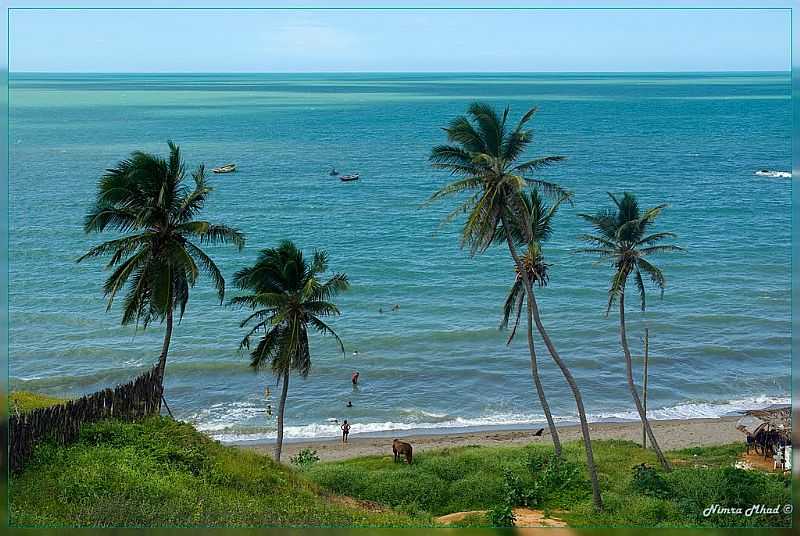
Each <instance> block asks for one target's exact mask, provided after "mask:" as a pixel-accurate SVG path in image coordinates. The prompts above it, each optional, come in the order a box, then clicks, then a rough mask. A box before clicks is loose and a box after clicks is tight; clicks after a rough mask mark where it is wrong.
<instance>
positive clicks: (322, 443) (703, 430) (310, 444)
mask: <svg viewBox="0 0 800 536" xmlns="http://www.w3.org/2000/svg"><path fill="white" fill-rule="evenodd" d="M738 419H739V417H722V418H719V419H693V420H669V421H651V425H652V426H653V433H654V434H655V435H656V438H657V439H658V441H659V444H660V445H661V448H662V449H664V450H675V449H682V448H687V447H701V446H710V445H724V444H727V443H736V442H740V441H744V435H743V434H742V433H741V432H739V431H738V430H736V426H735V424H736V421H737V420H738ZM589 429H590V431H591V435H592V439H593V440H595V439H626V440H630V441H636V442H641V440H642V425H641V423H638V422H625V423H593V424H590V425H589ZM535 432H536V429H532V430H531V429H526V430H501V431H488V432H465V433H450V434H447V433H444V434H430V435H427V434H417V435H413V434H412V435H404V436H402V439H403V441H408V442H409V443H411V444H412V445H413V446H414V452H424V451H426V450H432V449H441V448H446V447H464V446H467V445H480V446H521V445H527V444H529V443H543V444H549V443H550V434H549V433H548V431H547V429H545V431H544V433H543V434H542V436H540V437H535V436H534V435H533V434H534V433H535ZM559 435H560V437H561V441H562V443H563V442H567V441H575V440H580V438H581V434H580V428H579V427H578V426H564V427H559ZM237 446H238V447H240V448H244V449H251V450H255V451H258V452H261V453H264V454H270V455H271V454H272V449H273V446H274V443H272V442H269V443H254V444H244V445H237ZM304 448H312V449H315V450H316V451H317V455H318V456H319V457H320V459H321V460H323V461H335V460H345V459H348V458H357V457H360V456H380V455H383V456H390V455H391V454H392V438H391V437H358V436H355V437H350V440H349V441H348V442H347V443H346V444H343V443H342V442H341V440H332V439H319V440H312V441H301V442H291V443H284V445H283V454H282V455H281V458H283V459H284V460H289V458H291V457H292V456H294V455H295V454H297V452H299V451H300V450H301V449H304Z"/></svg>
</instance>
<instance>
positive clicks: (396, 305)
mask: <svg viewBox="0 0 800 536" xmlns="http://www.w3.org/2000/svg"><path fill="white" fill-rule="evenodd" d="M399 310H400V304H397V303H395V304H394V307H392V311H399Z"/></svg>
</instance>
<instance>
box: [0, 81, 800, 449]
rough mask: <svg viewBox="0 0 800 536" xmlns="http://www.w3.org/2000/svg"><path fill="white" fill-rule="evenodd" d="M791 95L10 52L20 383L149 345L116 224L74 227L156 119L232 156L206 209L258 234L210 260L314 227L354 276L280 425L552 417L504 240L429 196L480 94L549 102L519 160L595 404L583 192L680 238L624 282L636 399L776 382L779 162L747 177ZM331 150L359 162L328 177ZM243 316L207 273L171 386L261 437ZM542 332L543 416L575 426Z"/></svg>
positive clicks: (775, 146) (51, 381) (551, 318)
mask: <svg viewBox="0 0 800 536" xmlns="http://www.w3.org/2000/svg"><path fill="white" fill-rule="evenodd" d="M790 91H791V88H790V79H789V75H788V73H709V74H697V73H691V74H337V75H333V74H302V75H300V74H298V75H283V74H281V75H278V74H236V75H222V74H197V75H194V74H193V75H184V74H175V75H117V74H104V75H99V74H91V75H55V74H41V75H34V74H29V75H20V74H17V75H12V81H11V91H10V106H11V110H10V113H11V122H10V136H9V139H10V143H11V163H10V166H11V169H10V171H11V174H10V177H11V181H10V211H11V214H10V225H11V231H10V271H11V274H10V276H11V277H10V280H11V287H10V302H11V303H10V337H11V342H10V352H11V353H10V376H11V378H10V381H11V385H12V387H13V388H16V389H26V390H33V391H40V392H44V393H48V394H53V395H62V396H77V395H81V394H84V393H90V392H92V391H94V390H97V389H99V388H102V387H105V386H109V385H113V384H116V383H121V382H125V381H127V380H129V379H131V378H132V377H134V376H135V375H137V374H138V373H140V372H142V371H144V370H146V369H147V368H148V367H150V366H151V365H152V364H153V363H154V362H155V361H156V359H157V355H158V352H159V350H160V345H161V337H162V334H163V328H162V326H160V325H153V326H151V327H150V328H148V329H147V330H146V331H144V332H143V331H141V330H139V331H138V332H136V330H135V329H134V328H133V327H132V326H128V327H122V326H120V316H121V315H120V309H119V307H118V306H115V307H114V308H113V309H112V310H111V311H110V312H107V311H106V305H105V302H104V299H103V296H102V291H101V286H102V282H103V279H104V277H105V276H106V275H107V272H105V271H104V270H103V263H102V262H101V261H97V262H85V263H81V264H76V262H75V259H76V258H77V257H78V256H79V255H81V254H82V253H83V252H85V251H86V250H87V249H88V248H89V247H91V246H92V245H94V244H97V243H98V242H99V241H100V240H103V239H107V238H109V236H98V235H91V236H87V235H85V234H84V232H83V230H82V220H83V216H84V214H85V213H86V212H87V210H88V209H89V208H90V205H91V203H92V200H93V196H94V192H95V187H96V184H97V180H98V178H99V177H100V175H101V174H102V173H103V170H104V169H106V168H108V167H111V166H113V165H114V164H115V163H116V162H117V161H119V160H120V159H123V158H125V157H126V156H127V155H128V154H129V153H130V152H131V151H133V150H144V151H155V152H160V153H162V154H163V153H165V152H166V141H167V140H169V139H172V140H175V141H176V142H177V143H178V144H180V146H181V148H182V150H183V154H184V156H185V158H186V159H187V161H188V163H189V164H190V166H192V167H193V166H196V165H198V164H200V163H205V164H206V165H207V166H208V167H213V166H217V165H221V164H224V163H227V162H235V163H236V164H237V166H238V171H237V172H236V173H233V174H228V175H218V176H216V175H215V176H212V178H211V180H212V182H213V185H214V188H215V190H214V192H213V194H212V195H211V196H210V198H209V201H208V204H207V210H206V211H205V214H204V215H205V216H206V217H207V218H208V219H209V220H212V221H219V222H224V223H227V224H229V225H233V226H236V227H238V228H240V229H242V230H243V231H244V232H245V233H246V234H247V246H246V248H245V249H244V251H243V252H241V253H239V252H237V251H236V250H235V248H232V247H213V248H209V249H208V251H209V253H210V254H211V255H212V256H213V258H214V259H215V260H216V261H217V263H218V264H219V266H220V267H221V269H222V271H223V272H224V274H225V276H226V278H228V279H230V278H231V276H232V275H233V273H234V272H235V271H236V270H237V269H239V268H241V267H243V266H246V265H247V264H248V263H251V262H252V261H253V260H254V258H255V257H256V255H257V252H258V251H259V250H260V249H262V248H266V247H271V246H274V245H276V244H277V243H278V241H279V240H282V239H291V240H294V241H295V242H296V243H297V244H298V245H299V246H301V247H302V248H303V249H304V250H305V251H306V252H308V253H309V254H310V253H311V252H312V250H313V249H314V248H319V249H324V250H326V251H327V252H328V253H329V255H330V266H331V268H332V269H334V270H337V271H343V272H346V273H347V274H348V276H349V277H350V280H351V282H352V289H351V290H350V291H349V292H347V293H345V294H344V295H342V296H341V298H340V299H339V305H340V307H341V310H342V316H341V317H340V318H338V319H335V320H333V322H332V324H333V325H334V327H335V329H336V330H337V332H338V333H339V335H341V337H342V339H343V340H344V342H345V345H346V354H345V355H344V356H343V355H342V354H341V353H340V352H338V350H337V348H336V345H335V344H334V343H333V341H332V340H331V339H329V338H323V337H317V336H315V337H314V338H313V340H312V356H313V368H312V370H311V374H310V376H309V377H308V378H307V379H301V378H299V377H297V376H293V377H292V378H291V382H290V392H289V399H288V409H287V434H288V437H289V438H290V439H300V438H315V437H329V436H333V435H336V434H337V432H338V425H337V424H336V423H334V422H333V421H332V419H339V420H341V419H345V418H346V419H348V420H350V421H351V422H352V423H353V433H354V434H359V433H384V434H400V433H403V431H406V432H407V431H410V430H415V431H420V430H428V431H435V430H441V429H486V428H493V427H527V426H537V425H538V424H539V423H542V422H543V416H542V411H541V408H540V406H539V403H538V399H537V397H536V393H535V391H534V388H533V384H532V381H531V377H530V368H529V357H528V352H527V346H526V344H525V338H524V331H520V334H519V336H518V338H517V340H515V342H514V343H513V344H512V345H510V346H507V345H506V337H507V334H506V333H504V332H501V331H498V323H499V320H500V314H501V307H502V303H503V301H504V299H505V296H506V291H507V289H508V287H509V285H510V284H511V282H512V280H513V278H514V272H513V266H512V263H511V261H510V260H509V258H508V254H507V252H506V251H505V250H504V249H502V248H497V249H496V250H490V251H488V252H487V253H485V254H483V255H480V256H478V257H475V258H471V257H470V256H469V255H468V253H467V252H464V251H462V250H461V249H459V244H458V238H457V233H458V230H459V227H458V224H457V223H456V224H453V225H449V226H444V227H442V226H441V225H440V221H441V219H442V217H443V216H444V215H445V214H446V213H447V212H448V211H449V210H451V209H452V208H453V207H454V206H455V205H454V203H455V201H454V200H451V201H446V202H442V203H438V204H435V205H433V206H431V207H424V206H422V205H423V203H424V201H425V200H426V199H427V198H428V196H430V194H431V193H432V192H434V191H435V190H436V189H437V188H439V187H440V186H442V185H443V184H445V183H446V182H448V180H449V177H448V175H447V174H446V173H443V172H438V171H435V170H432V169H431V167H430V165H429V163H428V155H429V153H430V149H431V147H432V146H434V145H435V144H438V143H442V142H443V141H444V133H443V132H442V130H441V128H442V127H444V126H445V125H446V124H447V122H448V121H449V120H450V119H452V118H453V117H454V116H456V115H458V114H460V113H462V112H463V111H464V110H465V109H466V107H467V106H468V104H469V103H470V102H471V101H474V100H476V99H480V100H485V101H488V102H490V103H492V104H495V105H497V106H506V105H509V106H510V107H511V117H512V118H513V119H516V118H517V117H519V115H520V114H522V113H523V112H524V111H525V110H527V109H528V108H529V107H531V106H538V107H539V112H538V113H537V115H536V117H535V119H534V121H533V125H534V127H535V143H534V144H533V146H532V147H531V150H530V152H529V153H528V156H531V157H533V156H539V155H556V154H557V155H564V156H566V157H567V160H566V161H565V162H564V163H562V164H560V165H557V166H554V167H552V168H550V169H548V170H546V172H543V173H542V175H541V178H543V179H546V180H550V181H557V182H559V183H561V184H562V185H563V186H565V187H567V188H569V189H571V190H573V191H574V193H575V204H574V206H572V207H570V206H564V207H563V208H562V209H561V210H560V211H559V214H558V216H557V218H556V220H555V230H554V234H553V237H552V240H551V241H550V242H549V243H548V244H547V246H546V255H547V257H548V259H549V262H550V263H551V264H552V266H551V279H550V284H549V286H548V287H547V288H544V289H541V290H539V291H538V296H539V302H540V307H541V310H542V315H543V319H544V322H545V324H546V326H547V327H548V328H549V330H550V334H551V336H552V338H553V340H554V342H555V344H556V345H557V347H558V349H559V350H560V352H561V355H562V357H563V358H564V359H565V360H566V361H567V363H568V364H569V365H570V366H571V367H572V370H573V371H574V374H575V376H576V378H577V381H578V383H579V385H580V387H581V389H582V391H583V395H584V400H585V404H586V408H587V411H588V412H589V414H590V418H591V419H593V420H596V421H599V420H625V419H631V418H634V417H635V413H634V408H633V405H632V402H631V400H630V397H629V395H628V391H627V389H626V384H625V375H624V362H623V357H622V353H621V350H620V347H619V340H618V317H617V316H616V310H614V311H612V313H611V314H610V315H609V316H608V317H606V316H605V315H604V313H605V304H606V299H607V288H608V285H609V281H610V278H611V271H610V268H609V267H608V266H607V265H599V264H597V263H596V262H595V259H592V258H589V257H586V256H582V255H576V254H574V250H575V249H576V248H578V247H581V245H582V244H581V242H580V241H579V240H578V236H579V235H580V234H581V233H585V232H588V231H589V230H590V229H589V228H588V227H587V226H586V224H585V223H584V222H582V220H580V219H579V218H578V216H577V215H578V213H581V212H594V211H596V210H598V209H602V208H608V207H609V206H610V201H609V198H608V196H607V195H606V192H609V191H611V192H623V191H631V192H634V193H636V194H637V195H638V196H639V198H640V201H641V203H642V205H644V206H652V205H655V204H659V203H669V205H670V207H669V208H668V209H667V210H666V211H665V212H664V213H663V215H662V217H660V218H659V220H658V227H657V230H663V231H673V232H675V233H677V234H678V239H677V241H676V243H677V244H679V245H681V246H683V247H685V248H686V250H687V251H686V253H684V254H678V255H664V256H661V257H658V258H656V259H655V261H656V262H657V263H658V265H659V266H660V267H661V268H662V269H663V270H664V273H665V274H666V276H667V281H668V287H667V290H666V292H665V294H664V296H663V299H659V295H658V293H657V292H652V293H651V294H650V295H649V296H648V298H649V299H648V308H647V312H646V313H644V314H643V313H641V312H640V311H637V310H636V306H635V303H632V302H635V300H634V299H632V298H629V300H628V311H627V312H628V315H627V316H628V319H629V336H630V341H631V344H632V346H633V348H634V353H636V354H638V355H641V353H642V337H643V334H644V328H645V327H647V328H649V331H650V365H649V368H650V377H649V386H648V398H649V401H648V406H649V408H650V409H651V415H652V417H653V418H655V419H665V418H692V417H710V416H717V415H723V414H729V413H731V412H735V411H737V410H741V409H743V408H748V407H758V406H763V405H766V404H769V403H773V402H786V401H788V398H789V392H790V387H789V385H790V379H789V377H790V261H791V259H790V232H791V229H790V219H791V188H792V181H793V179H791V178H786V177H770V176H760V175H755V174H754V173H755V172H756V171H758V170H762V169H767V170H773V171H789V170H790V168H791V151H790V139H791V138H790V136H791V103H790ZM331 166H335V167H336V169H338V170H340V171H341V172H342V173H348V172H355V171H358V172H360V173H361V176H362V179H361V180H360V181H358V182H354V183H342V182H341V181H339V180H338V179H337V178H335V177H330V176H329V175H328V171H329V169H330V167H331ZM632 292H633V289H631V293H632ZM233 294H234V292H233V289H229V293H228V296H231V295H233ZM395 305H398V306H399V309H398V310H395V311H393V310H392V308H393V307H394V306H395ZM381 309H382V310H383V312H382V313H381V312H380V310H381ZM244 315H245V312H244V311H240V310H236V309H232V308H230V307H224V306H223V307H221V306H220V305H219V303H218V301H217V300H216V299H215V294H214V292H213V290H212V289H211V287H210V285H209V284H208V282H207V281H201V282H200V283H199V284H198V285H197V286H196V287H195V288H194V289H193V291H192V294H191V299H190V301H189V306H188V310H187V313H186V316H185V317H184V318H183V321H182V322H181V323H180V324H179V325H177V326H176V328H175V333H174V336H173V339H172V346H171V348H170V354H169V361H168V367H167V373H166V397H167V400H168V403H169V406H170V408H171V409H172V411H173V412H174V413H175V415H176V417H177V418H180V419H184V420H187V421H190V422H192V423H194V424H196V425H197V426H198V427H199V428H200V429H201V430H205V431H207V432H208V433H209V434H211V435H212V436H213V437H215V438H217V439H220V440H223V441H251V440H265V439H270V438H273V437H274V436H275V417H274V413H275V412H276V411H277V393H278V389H277V387H276V383H275V379H274V378H273V377H272V376H271V375H270V374H269V373H268V372H263V373H254V372H252V371H251V370H250V369H249V368H248V360H247V358H246V357H245V356H242V355H240V354H239V353H238V352H237V346H238V344H239V340H240V338H241V337H242V335H243V330H242V329H240V328H239V327H238V323H239V320H240V319H242V318H243V317H244ZM539 346H540V350H541V351H540V356H539V357H540V364H541V368H542V375H543V377H544V384H545V386H546V391H547V394H548V396H549V398H550V403H551V406H552V409H553V412H554V414H555V415H556V416H557V419H558V420H559V421H560V422H574V421H575V420H576V412H575V406H574V402H573V400H572V398H571V396H570V394H569V391H568V389H567V388H566V386H565V384H564V382H563V379H562V377H561V376H560V374H559V373H558V370H557V369H556V368H555V367H554V366H553V363H552V361H550V359H549V356H548V355H547V354H546V352H545V351H544V348H543V346H542V345H541V344H540V345H539ZM356 352H357V354H355V355H354V353H356ZM641 363H642V360H641V358H639V357H637V359H636V363H635V365H636V375H637V378H638V377H639V376H640V374H641ZM355 370H358V371H359V372H360V374H361V382H360V384H359V386H358V388H357V389H353V387H352V385H351V382H350V375H351V373H352V372H353V371H355ZM267 387H269V388H271V391H272V393H271V397H270V399H267V398H266V397H265V389H266V388H267ZM348 400H349V401H352V404H353V407H352V408H347V407H345V406H346V403H347V401H348ZM270 405H271V409H272V410H273V415H272V416H270V415H269V414H268V413H269V412H268V406H270Z"/></svg>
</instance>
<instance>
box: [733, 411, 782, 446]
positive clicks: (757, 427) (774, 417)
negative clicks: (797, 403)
mask: <svg viewBox="0 0 800 536" xmlns="http://www.w3.org/2000/svg"><path fill="white" fill-rule="evenodd" d="M736 429H737V430H739V431H741V432H743V433H745V434H748V435H751V436H755V435H757V434H758V432H761V431H766V432H769V431H775V432H778V433H779V434H781V435H782V436H784V437H785V438H786V439H789V438H790V437H791V435H792V407H791V406H790V405H789V404H773V405H772V406H769V407H766V408H763V409H751V410H747V411H745V412H744V417H742V418H741V419H739V421H738V422H737V423H736Z"/></svg>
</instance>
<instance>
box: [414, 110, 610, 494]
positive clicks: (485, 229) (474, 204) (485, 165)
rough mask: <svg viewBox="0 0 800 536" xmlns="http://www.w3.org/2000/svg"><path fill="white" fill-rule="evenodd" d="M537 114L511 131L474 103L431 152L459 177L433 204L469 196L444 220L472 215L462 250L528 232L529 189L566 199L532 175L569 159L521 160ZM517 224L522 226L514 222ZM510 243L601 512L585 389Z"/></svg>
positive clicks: (475, 250) (433, 198)
mask: <svg viewBox="0 0 800 536" xmlns="http://www.w3.org/2000/svg"><path fill="white" fill-rule="evenodd" d="M535 112H536V108H531V109H530V110H528V111H527V112H526V113H525V114H524V115H523V116H522V118H521V119H520V120H519V122H518V123H517V124H516V126H514V127H513V128H509V125H508V124H507V120H508V113H509V109H508V108H506V109H505V111H504V112H503V114H502V116H501V115H498V114H497V112H496V111H495V110H494V109H493V108H492V107H491V106H490V105H488V104H485V103H480V102H476V103H473V104H471V105H470V107H469V109H468V111H467V115H466V116H458V117H456V118H455V119H453V120H452V121H451V122H450V124H449V125H448V127H447V128H445V129H444V130H445V132H446V133H447V139H448V142H450V144H449V145H438V146H436V147H434V148H433V150H432V151H431V156H430V160H431V163H432V165H433V167H434V168H436V169H443V170H447V171H449V172H450V173H451V175H454V176H458V177H460V178H459V179H457V180H455V181H454V182H452V183H450V184H448V185H447V186H445V187H444V188H442V189H440V190H439V191H437V192H436V193H434V194H433V195H432V196H431V198H430V200H429V202H432V201H436V200H439V199H442V198H444V197H448V196H451V195H457V194H466V195H467V199H466V200H465V201H463V202H462V203H461V204H460V205H459V206H458V207H456V209H455V210H453V211H452V212H451V213H450V214H449V215H448V216H447V217H446V218H445V222H447V221H452V220H453V219H454V218H456V217H458V216H459V215H462V214H467V218H466V222H465V223H464V226H463V228H462V232H461V245H462V247H468V248H469V251H470V253H471V254H473V255H474V254H476V253H481V252H483V251H485V250H486V249H487V248H488V247H489V246H490V245H491V244H492V243H493V242H494V241H495V236H496V234H497V228H498V227H499V226H503V227H506V228H508V227H509V226H510V225H519V227H520V228H522V229H526V230H527V229H528V224H527V223H526V220H527V215H526V212H525V205H524V202H523V201H522V196H521V195H520V194H521V192H522V190H523V189H524V188H525V187H526V186H528V185H536V186H538V187H539V188H540V189H541V190H542V192H543V193H545V194H547V195H553V196H561V195H565V194H566V193H567V192H566V191H565V190H564V189H563V188H561V187H560V186H558V185H557V184H554V183H552V182H546V181H543V180H541V179H536V178H533V177H532V176H531V175H532V174H533V172H535V171H537V170H539V169H542V168H544V167H547V166H549V165H551V164H554V163H556V162H560V161H561V160H563V159H564V157H561V156H546V157H541V158H535V159H532V160H525V161H520V157H521V156H522V154H523V152H524V151H525V149H526V148H527V146H528V145H529V144H530V142H531V141H532V132H531V130H530V129H528V128H526V126H527V124H528V122H529V121H530V120H531V118H532V117H533V114H534V113H535ZM515 221H518V222H519V223H518V224H514V223H512V222H515ZM526 232H527V231H526ZM525 242H526V243H527V242H530V237H526V240H525ZM506 244H507V245H508V250H509V252H510V253H511V257H512V258H513V259H514V264H515V266H516V267H517V270H518V273H519V274H520V276H521V277H522V283H523V287H524V288H525V295H526V297H527V301H528V307H529V308H530V309H531V313H532V316H533V320H534V322H535V323H536V327H537V329H538V331H539V333H540V334H541V336H542V340H543V341H544V343H545V346H546V347H547V349H548V351H549V352H550V355H551V357H552V358H553V360H554V361H555V362H556V365H557V366H558V367H559V369H560V370H561V373H562V374H563V376H564V378H565V379H566V381H567V383H568V384H569V386H570V389H571V390H572V394H573V397H574V398H575V404H576V406H577V409H578V415H579V417H580V422H581V433H582V436H583V441H584V446H585V449H586V465H587V469H588V471H589V477H590V480H591V483H592V491H593V500H594V504H595V507H596V508H597V509H601V508H602V504H603V503H602V498H601V495H600V485H599V482H598V479H597V469H596V467H595V464H594V457H593V452H592V444H591V439H590V437H589V425H588V422H587V420H586V412H585V410H584V408H583V401H582V398H581V394H580V389H578V385H577V383H575V379H574V378H573V376H572V372H571V371H570V370H569V368H568V367H567V366H566V363H564V361H563V360H562V359H561V357H560V356H559V354H558V351H557V350H556V348H555V346H554V345H553V343H552V341H551V340H550V337H549V335H548V334H547V331H546V330H545V328H544V325H543V324H542V321H541V318H540V317H539V309H538V306H537V304H536V298H535V296H534V292H533V284H532V282H531V279H530V278H529V277H528V272H527V271H526V270H525V268H524V264H523V262H522V259H521V257H520V255H519V253H518V251H517V245H516V244H515V242H514V239H513V238H512V236H511V233H506ZM532 341H533V338H532V336H530V337H529V338H528V343H529V350H530V353H531V361H532V362H533V360H535V351H534V348H533V344H532Z"/></svg>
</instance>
